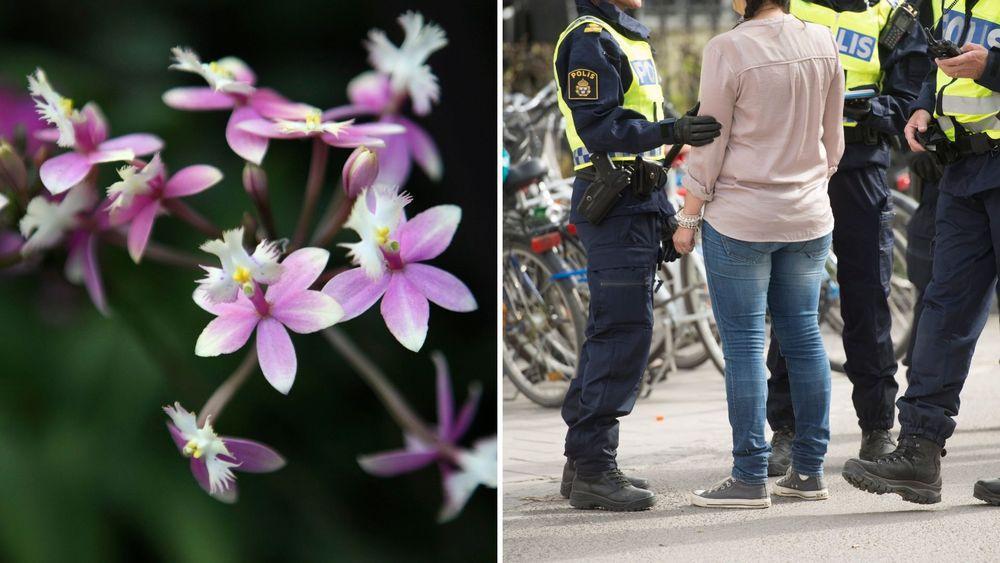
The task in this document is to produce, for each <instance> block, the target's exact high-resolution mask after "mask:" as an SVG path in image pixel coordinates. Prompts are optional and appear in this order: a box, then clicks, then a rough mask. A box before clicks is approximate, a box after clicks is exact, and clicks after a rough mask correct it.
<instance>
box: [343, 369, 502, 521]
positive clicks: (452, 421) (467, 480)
mask: <svg viewBox="0 0 1000 563" xmlns="http://www.w3.org/2000/svg"><path fill="white" fill-rule="evenodd" d="M432 358H433V360H434V365H435V367H436V370H437V383H436V386H437V409H438V426H437V429H436V431H435V432H434V435H435V437H436V438H437V440H438V441H437V443H434V444H428V443H425V442H422V441H420V440H419V439H417V438H416V437H414V436H410V435H407V436H405V441H406V447H405V448H403V449H401V450H392V451H388V452H381V453H377V454H371V455H365V456H360V457H359V458H358V464H360V465H361V468H362V469H364V470H365V471H366V472H368V473H370V474H372V475H375V476H377V477H393V476H396V475H401V474H404V473H411V472H413V471H417V470H418V469H422V468H424V467H427V466H428V465H430V464H431V463H434V462H437V464H438V468H439V470H440V471H441V479H442V482H443V485H444V493H445V500H444V506H442V507H441V512H440V513H439V515H438V521H440V522H447V521H448V520H451V519H453V518H455V517H456V516H458V514H459V513H460V512H461V511H462V508H463V507H465V504H466V503H467V502H468V500H469V498H470V497H471V496H472V493H473V492H474V491H475V490H476V488H477V487H478V486H479V485H484V486H486V487H490V488H493V489H495V488H496V487H497V441H496V436H492V437H490V438H484V439H481V440H478V441H476V442H475V444H474V446H473V449H472V450H467V449H460V448H459V447H458V445H457V444H458V442H459V440H461V438H462V436H464V435H465V433H466V432H467V431H468V430H469V426H470V425H471V424H472V419H473V417H474V416H475V413H476V407H477V406H478V404H479V397H480V387H479V386H478V385H475V386H470V388H469V395H468V398H467V399H466V401H465V404H464V405H463V406H462V409H461V411H459V413H458V414H457V416H456V415H454V408H455V407H454V399H453V397H452V391H451V377H450V376H449V374H448V365H447V364H446V363H445V361H444V357H443V356H441V355H440V354H438V353H435V354H433V356H432ZM456 452H457V453H456Z"/></svg>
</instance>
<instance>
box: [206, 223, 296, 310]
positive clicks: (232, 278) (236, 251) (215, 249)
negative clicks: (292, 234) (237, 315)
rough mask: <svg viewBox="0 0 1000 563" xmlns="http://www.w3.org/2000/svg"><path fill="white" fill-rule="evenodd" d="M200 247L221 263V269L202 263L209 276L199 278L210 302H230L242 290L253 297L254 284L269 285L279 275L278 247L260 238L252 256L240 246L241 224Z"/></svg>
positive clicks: (241, 239)
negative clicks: (220, 237)
mask: <svg viewBox="0 0 1000 563" xmlns="http://www.w3.org/2000/svg"><path fill="white" fill-rule="evenodd" d="M201 249H202V250H203V251H205V252H208V253H210V254H215V255H216V256H218V257H219V260H220V261H221V262H222V268H212V267H208V266H202V268H203V269H204V270H205V271H206V272H208V275H207V276H205V277H204V278H203V279H201V280H199V281H198V283H199V284H200V286H201V289H202V291H203V292H204V293H205V296H206V297H208V299H209V300H210V301H212V302H213V303H232V302H233V301H236V298H237V296H238V294H239V292H240V290H241V289H242V290H243V293H244V294H245V295H246V296H247V297H252V296H253V294H254V289H255V287H256V285H259V284H263V285H271V284H273V283H275V282H277V281H278V279H279V278H280V277H281V270H282V266H281V264H279V263H278V256H279V255H280V251H279V249H278V246H277V245H276V244H275V243H273V242H268V241H266V240H265V241H261V242H260V243H259V244H258V245H257V248H256V249H255V250H254V252H253V255H251V254H250V253H248V252H247V251H246V249H245V248H243V227H239V228H236V229H233V230H231V231H226V232H224V233H222V239H221V240H220V239H215V240H210V241H208V242H206V243H205V244H203V245H201Z"/></svg>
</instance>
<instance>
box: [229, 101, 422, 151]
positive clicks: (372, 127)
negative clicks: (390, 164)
mask: <svg viewBox="0 0 1000 563" xmlns="http://www.w3.org/2000/svg"><path fill="white" fill-rule="evenodd" d="M250 105H251V106H252V107H253V108H254V109H255V110H256V111H257V113H259V114H260V115H262V116H263V117H264V118H266V119H260V118H258V119H247V120H245V121H243V122H241V123H240V124H239V126H238V128H239V129H241V130H243V131H245V132H247V133H252V134H254V135H260V136H261V137H267V138H270V139H304V138H307V137H319V138H321V139H323V142H325V143H326V144H328V145H330V146H333V147H341V148H356V147H360V146H368V147H384V146H385V141H384V140H383V139H382V138H381V137H383V136H387V135H399V134H401V133H404V132H405V129H404V128H403V127H402V126H401V125H398V124H394V123H361V124H355V123H354V121H353V120H348V121H336V112H335V111H333V110H331V111H327V112H323V111H322V110H320V109H319V108H316V107H313V106H310V105H308V104H303V103H299V102H292V101H290V100H288V99H287V98H285V97H284V96H282V95H281V94H278V93H277V92H274V91H270V90H267V91H261V92H258V94H257V95H255V96H254V97H253V98H252V99H251V100H250Z"/></svg>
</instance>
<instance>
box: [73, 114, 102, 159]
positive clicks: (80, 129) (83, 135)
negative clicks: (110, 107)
mask: <svg viewBox="0 0 1000 563" xmlns="http://www.w3.org/2000/svg"><path fill="white" fill-rule="evenodd" d="M80 115H81V116H82V117H83V121H81V122H78V123H75V124H74V126H73V129H74V133H75V137H76V148H77V150H82V151H84V152H89V151H91V150H93V149H94V147H96V146H97V145H99V144H101V143H103V142H104V140H105V139H107V138H108V121H107V120H106V119H105V118H104V114H103V113H101V109H100V108H99V107H97V104H95V103H94V102H89V103H87V105H85V106H83V109H82V110H81V111H80Z"/></svg>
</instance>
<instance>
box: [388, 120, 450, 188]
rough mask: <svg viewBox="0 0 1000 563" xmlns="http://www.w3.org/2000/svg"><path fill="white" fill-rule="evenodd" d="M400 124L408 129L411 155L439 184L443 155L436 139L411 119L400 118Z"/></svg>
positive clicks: (407, 138)
mask: <svg viewBox="0 0 1000 563" xmlns="http://www.w3.org/2000/svg"><path fill="white" fill-rule="evenodd" d="M397 120H398V122H399V123H401V124H402V125H403V126H404V127H406V140H407V142H408V143H409V148H410V155H411V156H412V157H413V160H415V161H417V164H419V165H420V168H422V169H423V171H424V173H425V174H427V176H428V177H429V178H430V179H431V180H433V181H435V182H439V181H440V180H441V176H442V174H443V165H442V164H441V153H440V152H439V151H438V148H437V145H436V144H435V143H434V139H432V138H431V136H430V135H429V134H428V133H427V131H425V130H424V129H423V128H421V127H420V126H419V125H417V124H416V123H414V122H412V121H410V120H409V119H406V118H403V117H398V118H397Z"/></svg>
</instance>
